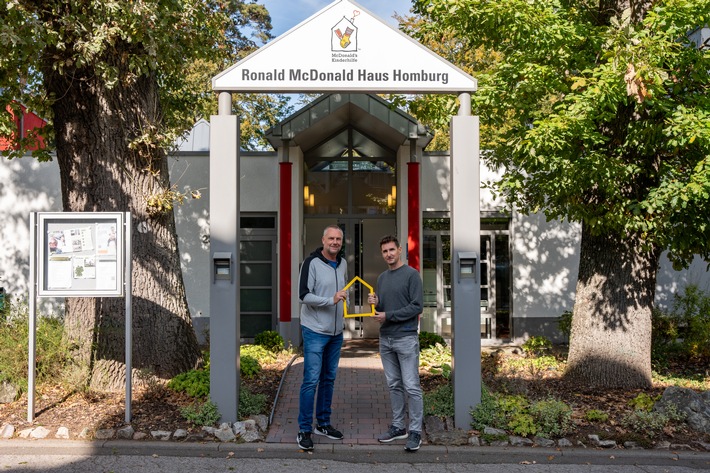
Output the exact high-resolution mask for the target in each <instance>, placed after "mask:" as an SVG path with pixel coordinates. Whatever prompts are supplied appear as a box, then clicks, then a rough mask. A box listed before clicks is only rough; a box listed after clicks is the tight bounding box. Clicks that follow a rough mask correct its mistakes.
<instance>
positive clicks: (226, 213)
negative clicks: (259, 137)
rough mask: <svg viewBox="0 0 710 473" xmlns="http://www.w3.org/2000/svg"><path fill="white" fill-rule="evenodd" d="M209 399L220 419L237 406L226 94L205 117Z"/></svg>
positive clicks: (234, 186)
mask: <svg viewBox="0 0 710 473" xmlns="http://www.w3.org/2000/svg"><path fill="white" fill-rule="evenodd" d="M209 194H210V254H211V258H212V260H211V268H210V279H211V280H210V283H211V284H210V398H211V400H212V402H214V403H215V404H216V405H217V408H218V409H219V412H220V414H221V415H222V419H221V420H222V422H230V423H231V422H236V421H237V420H238V419H237V412H238V408H239V337H240V327H239V290H238V289H239V283H238V276H239V118H238V117H237V116H235V115H231V94H229V93H226V92H222V93H221V94H220V96H219V115H213V116H212V117H210V187H209Z"/></svg>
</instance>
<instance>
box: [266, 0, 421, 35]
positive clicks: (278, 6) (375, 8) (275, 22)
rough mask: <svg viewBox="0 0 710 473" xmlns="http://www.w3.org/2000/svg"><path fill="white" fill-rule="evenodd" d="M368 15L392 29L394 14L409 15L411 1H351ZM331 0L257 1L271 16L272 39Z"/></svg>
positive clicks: (394, 22)
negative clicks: (380, 20) (367, 12)
mask: <svg viewBox="0 0 710 473" xmlns="http://www.w3.org/2000/svg"><path fill="white" fill-rule="evenodd" d="M353 1H354V2H355V3H357V4H358V5H360V6H362V7H363V8H365V9H366V10H368V11H369V12H370V13H372V14H374V15H375V16H378V17H380V18H381V19H382V20H384V21H385V22H386V23H388V24H389V25H391V26H393V27H394V28H396V27H397V22H396V21H395V20H394V19H393V18H392V15H394V13H395V12H397V13H398V14H400V15H406V14H408V13H409V9H410V8H411V6H412V2H411V0H353ZM332 2H333V0H258V3H261V4H263V5H265V6H266V8H267V9H268V10H269V13H270V14H271V25H272V26H273V30H272V31H271V34H272V35H274V37H276V36H279V35H280V34H282V33H285V32H286V31H288V30H290V29H291V28H293V27H294V26H296V25H298V24H299V23H301V22H302V21H304V20H306V19H308V18H310V17H311V16H312V15H314V14H315V13H318V12H319V11H320V10H322V9H323V8H325V7H326V6H328V5H330V4H331V3H332Z"/></svg>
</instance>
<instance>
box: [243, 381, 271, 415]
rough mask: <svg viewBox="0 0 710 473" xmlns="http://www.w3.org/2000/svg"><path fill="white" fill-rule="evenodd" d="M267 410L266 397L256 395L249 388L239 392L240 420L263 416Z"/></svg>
mask: <svg viewBox="0 0 710 473" xmlns="http://www.w3.org/2000/svg"><path fill="white" fill-rule="evenodd" d="M265 410H266V395H265V394H254V393H252V392H251V391H249V390H248V389H247V388H241V389H240V390H239V413H238V415H239V418H240V419H246V418H247V417H249V416H252V415H256V414H263V413H264V411H265Z"/></svg>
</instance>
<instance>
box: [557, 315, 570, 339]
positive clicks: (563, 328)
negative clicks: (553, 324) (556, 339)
mask: <svg viewBox="0 0 710 473" xmlns="http://www.w3.org/2000/svg"><path fill="white" fill-rule="evenodd" d="M557 328H558V329H559V330H560V332H562V334H563V335H564V336H565V338H567V340H569V339H570V336H571V335H572V311H571V310H566V311H564V312H562V315H560V318H559V319H557Z"/></svg>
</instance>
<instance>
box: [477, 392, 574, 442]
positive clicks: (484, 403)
mask: <svg viewBox="0 0 710 473" xmlns="http://www.w3.org/2000/svg"><path fill="white" fill-rule="evenodd" d="M471 417H472V418H473V422H472V423H471V426H472V427H473V428H474V429H477V430H483V429H484V428H485V427H486V426H488V427H494V428H496V429H503V430H506V431H509V432H512V433H513V434H515V435H521V436H529V435H536V434H540V435H546V436H553V437H562V436H564V435H565V434H567V433H569V432H570V431H572V429H573V428H574V423H573V422H572V409H571V408H570V407H569V406H568V405H567V404H565V403H564V402H562V401H558V400H555V399H544V400H540V401H536V402H533V403H530V402H529V401H528V399H527V398H525V397H524V396H521V395H500V394H495V393H493V394H492V393H490V392H489V391H488V390H487V389H485V388H484V389H482V390H481V403H480V404H479V405H478V406H476V408H475V409H473V410H472V411H471Z"/></svg>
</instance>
